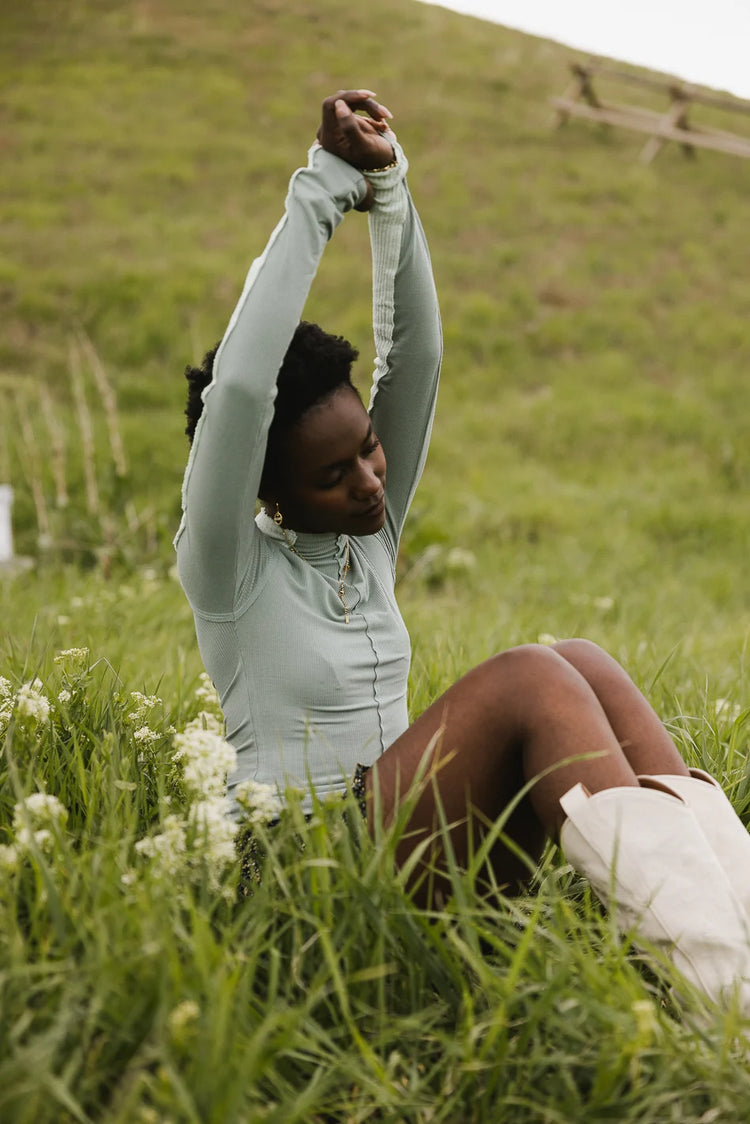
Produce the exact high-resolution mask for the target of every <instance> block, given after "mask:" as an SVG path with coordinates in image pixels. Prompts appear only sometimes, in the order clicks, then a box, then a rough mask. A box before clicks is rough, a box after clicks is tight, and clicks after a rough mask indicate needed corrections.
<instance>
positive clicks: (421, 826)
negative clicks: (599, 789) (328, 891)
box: [368, 657, 546, 885]
mask: <svg viewBox="0 0 750 1124" xmlns="http://www.w3.org/2000/svg"><path fill="white" fill-rule="evenodd" d="M499 661H500V662H499ZM506 663H507V664H510V661H506ZM503 672H504V668H503V666H502V657H494V658H493V659H492V660H487V661H486V662H485V663H483V664H480V665H479V667H476V668H474V669H473V670H472V671H470V672H469V673H468V674H467V675H465V676H463V678H461V679H460V680H458V682H457V683H455V684H454V685H453V686H452V687H450V688H449V689H448V690H447V691H446V692H445V694H444V695H442V696H441V697H440V698H439V699H438V700H437V701H436V702H434V703H433V704H432V705H431V706H430V707H429V708H428V709H427V710H426V711H425V712H424V713H423V714H422V715H421V716H420V717H419V718H417V719H416V721H415V722H414V723H413V724H412V725H411V726H410V727H409V729H408V730H406V731H405V732H404V733H403V734H402V735H401V737H399V738H398V739H397V740H396V741H395V742H394V743H393V745H391V746H390V748H389V749H388V750H387V751H386V752H385V753H384V754H383V756H382V757H380V758H379V759H378V760H377V762H376V763H375V764H374V765H373V768H372V770H371V771H370V773H369V775H368V795H369V816H370V820H371V823H372V820H373V817H374V816H375V815H376V814H377V815H379V817H380V818H381V819H382V821H383V823H385V824H386V825H387V824H389V823H390V822H391V821H392V820H393V819H394V818H395V816H396V813H397V810H398V806H399V804H400V803H401V801H402V799H403V798H404V797H405V796H406V794H407V793H408V794H409V799H410V800H413V801H414V806H413V811H412V813H411V816H410V818H409V822H408V826H407V828H406V830H405V832H404V835H403V836H402V838H401V841H400V843H399V845H398V848H397V852H396V858H397V861H398V862H399V864H401V863H403V862H404V861H405V859H406V858H407V857H408V855H409V854H410V853H411V851H412V850H413V848H414V847H415V846H416V845H417V844H419V842H420V841H421V840H423V839H424V838H425V836H426V835H434V836H435V845H434V846H433V848H432V849H431V851H430V852H429V854H430V860H431V863H432V864H434V866H436V867H438V868H439V867H440V865H441V860H442V857H443V856H442V848H441V847H440V844H439V824H440V811H439V810H438V801H439V804H440V810H441V811H442V815H443V816H444V819H445V821H446V823H447V824H449V825H452V826H451V828H450V837H451V846H452V848H453V851H454V853H455V856H456V859H457V861H458V863H459V865H460V866H466V865H467V864H468V861H469V859H470V855H471V852H472V850H473V849H476V847H477V846H478V845H479V843H480V842H481V840H482V838H483V837H484V836H485V834H486V830H487V825H488V824H492V823H493V822H494V821H496V820H497V818H498V816H500V815H501V814H502V813H503V811H504V810H505V809H506V807H507V805H508V804H509V803H510V802H511V801H512V800H514V799H515V798H516V797H517V796H518V793H519V791H520V790H521V789H522V788H523V786H524V784H525V782H526V778H525V774H524V761H523V752H522V748H523V743H522V734H521V724H520V721H519V714H518V708H517V707H516V706H515V705H514V703H513V698H512V696H513V686H512V680H513V678H514V675H513V670H512V669H511V668H510V667H508V668H507V689H506V690H505V691H504V692H502V693H503V694H504V695H505V696H506V700H505V702H506V710H505V713H504V715H503V717H502V720H501V721H500V722H499V721H498V708H499V706H502V702H498V700H497V694H498V679H499V678H504V675H503ZM499 727H502V729H499ZM376 790H377V796H375V791H376ZM504 832H505V833H506V834H507V835H508V836H509V837H510V838H511V839H513V841H514V843H515V844H516V845H517V846H518V847H519V848H520V849H521V850H522V851H523V852H524V853H525V854H527V855H528V856H529V857H530V858H531V859H532V861H535V860H536V859H538V857H539V856H540V855H541V852H542V849H543V847H544V844H545V838H546V833H545V831H544V828H543V827H542V825H541V823H540V822H539V820H538V818H537V816H536V815H535V813H534V809H533V807H532V805H531V802H530V800H529V797H528V796H524V797H522V798H521V800H520V801H519V803H518V804H517V806H516V807H515V808H514V810H513V811H512V813H511V814H510V816H509V817H508V819H507V821H506V823H505V826H504ZM436 833H437V834H436ZM490 862H491V864H492V867H493V872H494V876H495V878H496V879H497V880H498V881H499V882H500V883H501V884H514V885H517V884H518V883H520V882H523V881H525V880H526V879H527V878H528V875H529V868H528V864H527V863H524V862H523V861H522V860H520V859H519V858H518V855H517V853H516V852H515V851H514V850H512V849H509V848H508V847H507V846H506V845H505V844H504V843H503V842H502V840H499V841H498V842H497V843H496V844H495V845H494V846H493V848H492V851H491V854H490Z"/></svg>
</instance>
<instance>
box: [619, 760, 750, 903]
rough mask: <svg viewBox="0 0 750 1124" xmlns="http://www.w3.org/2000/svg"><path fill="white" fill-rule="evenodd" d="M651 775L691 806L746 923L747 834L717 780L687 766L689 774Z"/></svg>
mask: <svg viewBox="0 0 750 1124" xmlns="http://www.w3.org/2000/svg"><path fill="white" fill-rule="evenodd" d="M639 779H642V778H639ZM653 779H654V780H657V781H661V782H662V783H663V784H666V785H667V786H668V787H669V788H670V789H671V790H672V791H673V792H676V793H677V795H678V796H681V797H682V799H683V800H684V801H685V803H686V804H687V806H688V808H691V809H692V811H693V813H694V815H695V818H696V819H697V821H698V823H699V824H700V826H701V830H702V832H703V834H704V835H705V837H706V839H707V840H708V842H709V843H710V844H711V846H712V847H713V849H714V852H715V854H716V857H717V858H718V860H719V862H720V863H721V865H722V867H723V868H724V873H725V874H726V876H727V878H728V879H729V881H730V882H731V884H732V889H733V890H734V892H735V894H736V895H737V897H738V898H739V899H740V901H741V902H742V906H743V909H744V910H745V916H746V918H747V920H748V923H750V834H748V831H747V828H746V827H745V826H744V825H743V823H742V820H741V819H740V818H739V816H738V815H737V813H736V812H735V810H734V808H733V807H732V805H731V804H730V802H729V800H727V798H726V796H725V795H724V792H723V790H722V788H721V786H720V785H719V783H718V782H717V781H715V780H714V778H713V777H712V776H711V774H710V773H706V772H704V770H703V769H691V770H690V776H689V777H677V776H671V775H667V774H658V775H657V776H655V777H654V778H653Z"/></svg>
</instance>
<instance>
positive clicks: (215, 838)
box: [131, 676, 237, 890]
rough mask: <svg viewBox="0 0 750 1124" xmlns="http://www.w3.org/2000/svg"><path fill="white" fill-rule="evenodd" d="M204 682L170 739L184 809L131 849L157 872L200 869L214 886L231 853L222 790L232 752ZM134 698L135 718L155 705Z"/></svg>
mask: <svg viewBox="0 0 750 1124" xmlns="http://www.w3.org/2000/svg"><path fill="white" fill-rule="evenodd" d="M209 684H210V680H208V677H207V676H204V677H202V679H201V684H200V686H199V687H198V689H197V691H196V698H197V700H198V702H199V703H200V704H201V706H202V708H203V709H201V711H200V712H199V714H198V715H197V717H196V718H194V719H192V720H191V721H190V722H188V723H187V725H186V726H185V728H184V730H183V731H182V732H181V733H176V734H175V735H174V739H173V745H174V756H173V762H174V763H175V764H176V765H177V766H178V768H179V770H180V774H181V778H182V785H183V788H184V792H185V796H186V802H187V808H186V810H185V812H184V813H183V814H177V813H174V812H170V814H169V815H167V816H166V817H165V818H164V820H163V821H162V825H161V826H162V830H161V831H160V832H159V833H158V834H156V835H152V836H149V837H147V838H145V839H141V840H140V841H139V842H138V843H136V851H137V852H138V854H140V855H142V856H143V857H145V858H148V859H150V860H151V862H152V869H153V870H154V872H155V873H156V874H158V875H161V876H166V877H174V876H175V875H177V874H178V873H180V872H182V873H186V874H188V875H191V874H192V875H200V874H201V873H205V875H206V877H207V879H208V884H209V886H210V888H211V889H212V890H219V889H220V887H221V878H222V875H223V874H224V872H225V871H226V869H227V867H228V866H230V865H231V864H232V863H233V862H234V860H235V857H236V852H235V836H236V832H237V826H236V824H235V822H234V820H232V818H231V817H230V816H229V803H228V801H227V799H226V796H225V795H224V792H225V786H226V778H227V773H229V772H231V771H232V770H233V769H234V767H235V765H236V763H237V754H236V752H235V750H234V749H233V748H232V747H231V746H230V745H229V744H228V743H227V742H226V741H225V740H224V737H223V729H224V727H223V721H222V720H221V718H220V717H219V714H217V711H218V709H219V708H218V699H217V698H216V693H215V691H214V690H213V687H212V686H211V687H210V686H209ZM131 697H133V696H131ZM136 701H137V702H138V704H139V705H138V707H137V708H136V711H135V712H134V713H137V715H138V717H139V718H142V717H144V716H145V715H146V714H147V712H148V709H150V707H152V706H153V705H155V700H154V699H153V698H149V697H147V696H139V697H138V699H137V700H136ZM219 713H220V712H219ZM150 733H151V731H150V730H149V729H148V727H141V728H139V729H138V730H136V731H135V734H134V738H135V740H136V741H137V742H141V743H142V744H143V743H145V742H147V740H148V737H149V734H150Z"/></svg>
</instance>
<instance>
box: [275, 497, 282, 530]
mask: <svg viewBox="0 0 750 1124" xmlns="http://www.w3.org/2000/svg"><path fill="white" fill-rule="evenodd" d="M273 521H274V523H275V524H276V526H277V527H280V526H281V524H282V523H283V522H284V516H283V515H282V514H281V512H280V511H279V505H278V501H277V503H276V513H275V514H274V517H273Z"/></svg>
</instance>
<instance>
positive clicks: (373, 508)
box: [360, 494, 385, 519]
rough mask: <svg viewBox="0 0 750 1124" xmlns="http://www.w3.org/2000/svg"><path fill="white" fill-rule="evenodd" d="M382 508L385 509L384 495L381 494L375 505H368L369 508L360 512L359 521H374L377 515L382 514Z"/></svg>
mask: <svg viewBox="0 0 750 1124" xmlns="http://www.w3.org/2000/svg"><path fill="white" fill-rule="evenodd" d="M384 508H385V494H383V495H382V496H381V497H380V499H379V500H378V501H377V502H376V503H373V504H370V506H369V507H367V508H365V510H364V511H362V512H360V519H374V518H375V517H376V516H377V515H382V514H383V509H384Z"/></svg>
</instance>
